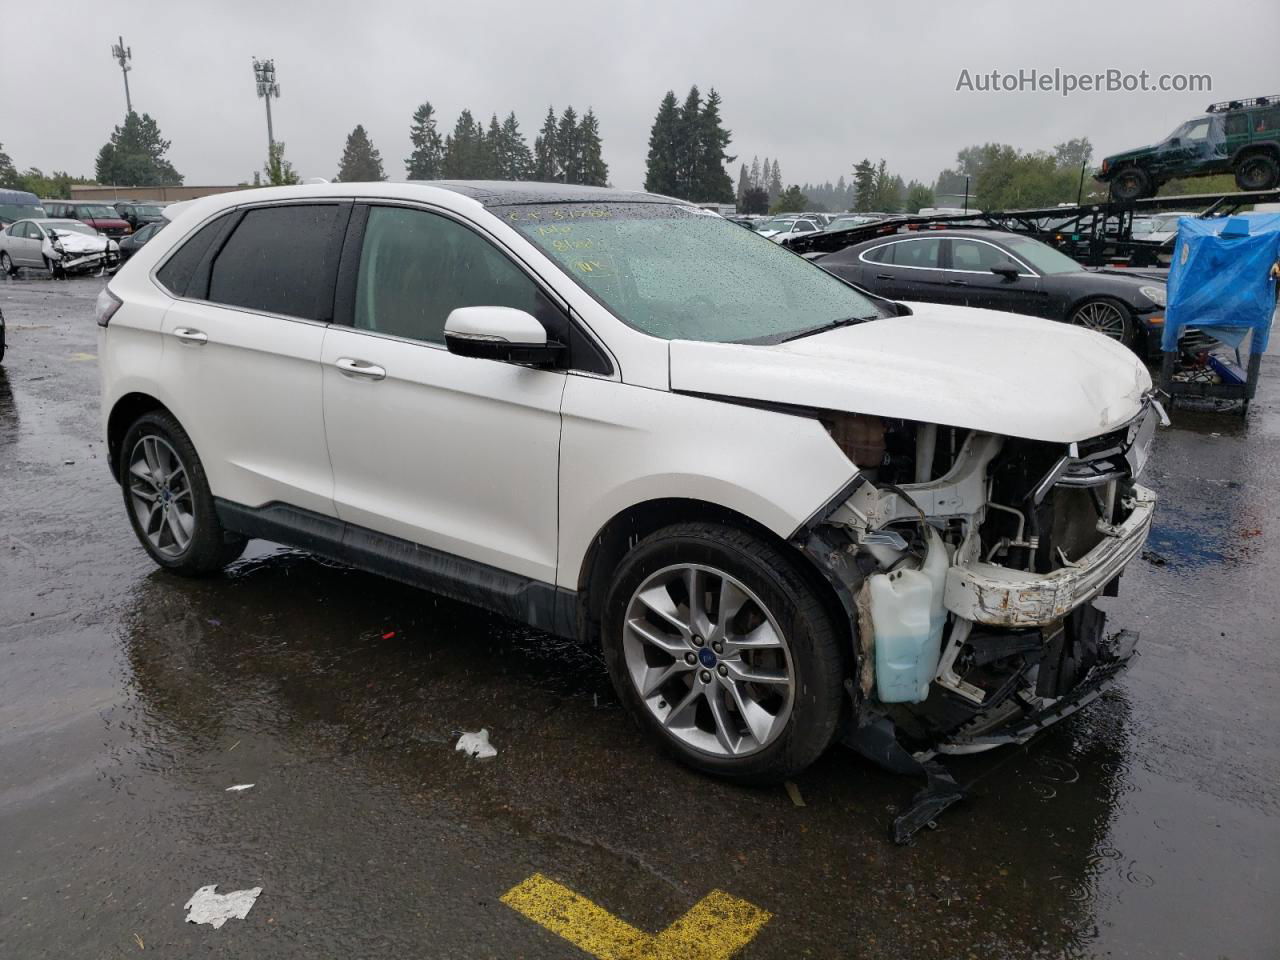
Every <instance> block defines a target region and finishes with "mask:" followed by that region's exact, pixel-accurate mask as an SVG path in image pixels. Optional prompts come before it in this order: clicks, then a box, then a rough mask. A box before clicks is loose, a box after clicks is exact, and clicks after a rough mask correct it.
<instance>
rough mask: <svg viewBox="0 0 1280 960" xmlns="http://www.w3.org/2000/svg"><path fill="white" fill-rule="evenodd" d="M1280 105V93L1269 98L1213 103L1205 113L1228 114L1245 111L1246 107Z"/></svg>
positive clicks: (1249, 98)
mask: <svg viewBox="0 0 1280 960" xmlns="http://www.w3.org/2000/svg"><path fill="white" fill-rule="evenodd" d="M1278 105H1280V93H1274V94H1272V95H1271V96H1269V97H1248V98H1246V99H1244V100H1223V101H1222V102H1221V103H1211V104H1209V107H1208V109H1207V110H1205V113H1226V112H1227V111H1228V110H1243V109H1244V108H1245V107H1271V106H1278Z"/></svg>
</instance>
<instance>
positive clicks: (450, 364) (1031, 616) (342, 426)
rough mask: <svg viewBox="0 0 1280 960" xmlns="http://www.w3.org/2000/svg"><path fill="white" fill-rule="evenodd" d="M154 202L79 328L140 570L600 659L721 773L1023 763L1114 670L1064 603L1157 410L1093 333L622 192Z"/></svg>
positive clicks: (650, 714) (1113, 516)
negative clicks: (395, 590) (256, 574)
mask: <svg viewBox="0 0 1280 960" xmlns="http://www.w3.org/2000/svg"><path fill="white" fill-rule="evenodd" d="M168 213H169V215H170V216H171V217H172V219H173V222H172V224H171V225H170V226H169V227H168V228H167V229H165V230H164V231H163V232H161V233H160V234H158V235H157V236H156V237H155V238H154V239H153V240H152V241H151V242H150V243H149V244H147V245H146V246H145V247H143V248H142V249H141V250H140V251H139V252H138V253H137V254H135V256H134V257H133V259H132V260H131V261H130V262H129V263H128V264H126V265H125V267H124V268H123V269H122V270H121V271H120V273H119V274H118V275H117V276H116V277H115V278H114V279H113V280H112V281H111V282H110V285H109V287H108V289H106V290H105V291H104V292H103V294H102V296H101V297H100V299H99V303H98V307H97V309H98V322H99V324H100V325H101V331H100V333H101V336H100V358H101V368H102V375H103V394H102V403H103V418H104V425H105V430H106V437H107V442H108V449H109V452H110V464H111V468H112V470H113V472H114V474H115V477H116V478H117V480H118V481H119V483H120V484H121V486H122V488H123V492H124V502H125V506H126V508H127V509H128V512H129V517H130V519H131V521H132V523H133V526H134V529H135V531H136V533H137V535H138V539H139V540H140V542H141V543H142V546H143V547H144V548H145V549H146V550H147V552H148V553H150V554H151V556H152V557H153V558H154V559H155V561H156V562H157V563H159V564H160V565H161V566H163V567H166V568H168V569H170V570H173V571H175V572H177V573H183V574H207V573H211V572H213V571H217V570H218V569H220V568H221V567H222V566H223V565H225V564H226V563H228V562H229V561H231V560H232V559H234V558H235V557H236V556H237V555H238V554H239V553H240V552H241V550H242V548H243V547H244V544H245V541H246V539H247V538H249V537H263V538H266V539H269V540H273V541H277V542H280V543H284V544H290V545H293V546H296V547H300V548H304V549H306V550H310V551H314V552H316V553H318V554H323V555H325V556H327V557H331V558H336V559H338V560H341V561H344V562H346V563H350V564H352V565H354V566H357V567H361V568H364V569H367V570H370V571H375V572H378V573H382V574H385V575H387V576H390V577H394V578H396V579H398V580H402V581H406V582H409V583H413V584H419V585H421V586H423V587H426V588H428V589H430V590H433V591H435V592H437V593H440V594H444V595H446V596H450V597H454V598H456V599H459V600H463V601H467V602H470V603H473V604H476V605H478V606H481V607H486V608H488V609H491V610H496V611H499V612H501V613H503V614H506V615H507V616H510V617H512V618H515V619H517V620H522V621H525V622H527V623H529V624H532V625H534V626H536V627H539V628H541V629H543V630H547V631H552V632H555V633H558V634H563V635H566V636H574V637H578V638H581V639H582V640H583V641H584V642H589V643H599V644H602V646H603V650H604V653H605V656H606V659H607V663H608V667H609V671H610V673H611V675H612V679H613V682H614V684H615V685H616V687H617V690H618V694H619V696H620V697H621V698H622V700H623V701H624V702H625V704H626V705H627V707H628V708H629V709H630V710H631V711H632V712H633V713H634V714H635V716H636V717H637V718H638V719H639V721H640V722H641V724H642V725H644V726H645V727H647V728H648V729H650V730H651V731H652V732H653V733H654V734H655V735H656V736H657V738H658V739H659V740H661V741H663V742H665V743H666V744H667V746H668V747H670V748H671V749H672V750H673V751H674V752H675V753H676V754H677V755H678V756H679V757H680V758H682V759H683V760H685V761H686V762H688V763H690V764H692V765H694V766H696V767H698V768H700V769H703V770H706V771H711V772H715V773H719V774H724V775H727V776H731V777H735V778H739V779H756V780H758V779H767V778H777V777H785V776H789V775H791V774H793V773H795V772H796V771H798V770H799V769H801V768H803V767H805V766H806V765H808V764H810V763H812V762H813V761H814V760H815V759H816V758H817V757H818V756H819V755H820V754H821V753H822V752H823V751H824V750H825V749H826V748H827V746H828V745H829V744H830V743H831V742H832V740H833V739H834V738H835V737H836V736H837V734H838V733H840V734H844V735H845V736H846V737H847V738H848V739H849V740H850V741H851V742H852V743H854V744H855V745H857V746H860V747H862V748H863V749H864V750H867V751H868V752H872V753H877V754H878V755H880V756H881V759H885V756H887V755H888V754H896V755H898V757H899V759H900V758H901V757H903V756H910V757H911V758H912V759H913V760H914V761H919V760H920V759H921V758H926V757H928V756H931V755H932V754H934V753H937V752H961V751H963V752H972V751H976V750H981V749H985V748H988V747H991V746H995V745H997V744H1000V743H1007V742H1012V741H1022V740H1025V739H1026V738H1028V737H1029V736H1031V734H1032V733H1034V732H1035V731H1037V730H1039V729H1041V728H1042V727H1043V726H1045V725H1046V724H1048V723H1050V722H1053V721H1054V720H1057V719H1059V718H1060V717H1062V716H1064V715H1066V714H1067V713H1070V712H1071V711H1072V710H1074V709H1076V708H1077V707H1078V706H1080V705H1081V704H1083V703H1085V702H1087V701H1088V700H1089V699H1092V698H1093V697H1094V696H1096V695H1097V693H1098V692H1099V690H1101V689H1102V687H1103V686H1104V685H1105V684H1106V683H1107V682H1108V680H1109V679H1110V677H1111V676H1113V675H1114V674H1115V673H1116V672H1118V670H1119V669H1120V668H1121V667H1122V666H1123V665H1124V664H1125V663H1126V662H1127V660H1128V658H1129V655H1130V653H1131V652H1132V642H1133V640H1134V639H1135V637H1134V636H1133V635H1132V634H1129V633H1128V632H1121V633H1120V634H1119V635H1118V636H1117V637H1108V636H1107V632H1106V631H1105V630H1104V628H1103V619H1104V615H1103V614H1102V613H1101V612H1100V611H1099V610H1098V609H1097V607H1095V605H1094V603H1093V601H1094V599H1095V598H1096V597H1098V596H1099V595H1101V594H1109V593H1113V592H1114V587H1115V584H1116V581H1117V579H1118V577H1119V574H1120V572H1121V570H1122V568H1123V567H1124V566H1125V564H1127V563H1128V562H1129V561H1130V560H1131V559H1132V558H1133V557H1134V556H1135V555H1136V554H1137V553H1138V551H1139V550H1140V548H1141V546H1142V544H1143V541H1144V539H1145V537H1146V534H1147V530H1148V527H1149V525H1150V522H1151V514H1152V509H1153V505H1154V497H1153V496H1152V494H1151V493H1150V492H1149V491H1147V490H1145V489H1143V488H1142V487H1140V486H1137V485H1136V484H1135V482H1134V480H1135V477H1136V475H1137V473H1138V471H1139V470H1140V469H1141V467H1142V464H1143V461H1144V459H1145V457H1146V453H1147V448H1148V445H1149V443H1150V440H1151V436H1152V433H1153V430H1154V426H1155V418H1156V415H1157V409H1158V408H1156V407H1155V406H1154V405H1153V403H1152V401H1151V399H1150V397H1149V392H1150V386H1151V383H1150V379H1149V377H1148V375H1147V372H1146V370H1145V369H1144V368H1143V367H1142V365H1141V364H1139V363H1138V361H1137V360H1136V359H1135V358H1134V357H1133V355H1132V354H1131V353H1130V352H1129V351H1127V350H1125V349H1124V348H1123V347H1122V346H1120V345H1119V344H1117V343H1113V342H1111V341H1109V340H1108V339H1106V338H1105V337H1102V336H1099V335H1097V334H1094V333H1091V332H1089V331H1086V330H1083V329H1078V328H1071V327H1066V326H1063V325H1061V324H1056V323H1052V322H1050V321H1045V320H1036V319H1032V318H1028V317H1020V316H1012V315H1010V314H1006V313H994V312H988V311H982V310H972V309H965V308H961V307H951V306H939V305H934V304H913V305H911V306H907V305H905V304H900V303H893V302H891V301H886V300H882V299H878V298H876V297H873V296H871V295H869V294H867V293H865V292H863V291H861V290H859V289H858V288H856V287H854V286H851V285H850V284H847V283H845V282H844V281H842V280H839V279H837V278H836V277H833V276H832V275H830V274H828V273H826V272H824V271H823V270H821V269H820V268H818V267H816V266H814V265H812V264H810V263H808V262H806V261H805V260H804V259H802V258H801V257H798V256H796V255H795V254H793V253H791V252H789V251H788V250H786V249H784V248H782V247H780V246H778V245H777V244H775V243H770V242H769V241H767V240H766V239H764V238H762V237H760V236H757V235H755V234H753V233H751V232H750V231H747V230H743V229H741V228H739V227H737V226H735V225H734V224H731V223H728V222H726V221H725V220H723V219H721V218H720V217H718V216H714V215H708V214H705V213H704V212H702V211H700V210H698V209H697V208H696V207H693V206H690V205H688V204H684V203H681V202H679V201H675V200H671V199H669V198H665V197H658V196H653V195H649V194H643V193H626V192H621V191H613V190H604V189H593V188H586V187H572V186H562V185H554V184H552V185H543V184H529V183H480V182H457V183H436V184H417V183H404V184H391V183H375V184H346V183H344V184H320V185H307V186H294V187H281V188H273V189H266V190H253V191H246V192H242V193H231V194H223V195H220V196H214V197H207V198H205V199H202V200H196V201H191V202H189V203H185V204H180V205H177V206H175V207H171V208H169V211H168ZM902 748H905V751H904V750H903V749H902ZM886 752H887V753H886ZM890 759H892V757H890Z"/></svg>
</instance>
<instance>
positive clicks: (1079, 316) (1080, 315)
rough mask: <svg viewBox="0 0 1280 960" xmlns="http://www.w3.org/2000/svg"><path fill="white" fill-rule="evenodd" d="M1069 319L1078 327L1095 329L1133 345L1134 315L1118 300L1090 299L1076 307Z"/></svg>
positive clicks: (1128, 345)
mask: <svg viewBox="0 0 1280 960" xmlns="http://www.w3.org/2000/svg"><path fill="white" fill-rule="evenodd" d="M1068 319H1069V321H1070V322H1071V323H1072V324H1074V325H1075V326H1077V327H1084V328H1085V329H1087V330H1093V331H1094V332H1096V333H1100V334H1102V335H1103V336H1104V337H1110V338H1111V339H1112V340H1116V341H1118V342H1120V343H1123V344H1124V345H1125V346H1126V347H1132V346H1133V342H1134V324H1133V315H1132V314H1130V312H1129V309H1128V307H1126V306H1124V304H1122V303H1120V302H1118V301H1116V300H1089V301H1087V302H1085V303H1082V304H1080V306H1078V307H1076V309H1075V310H1074V311H1073V312H1072V314H1071V316H1070V317H1069V318H1068Z"/></svg>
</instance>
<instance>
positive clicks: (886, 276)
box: [876, 273, 893, 280]
mask: <svg viewBox="0 0 1280 960" xmlns="http://www.w3.org/2000/svg"><path fill="white" fill-rule="evenodd" d="M876 279H877V280H892V279H893V276H892V275H891V274H888V273H877V274H876Z"/></svg>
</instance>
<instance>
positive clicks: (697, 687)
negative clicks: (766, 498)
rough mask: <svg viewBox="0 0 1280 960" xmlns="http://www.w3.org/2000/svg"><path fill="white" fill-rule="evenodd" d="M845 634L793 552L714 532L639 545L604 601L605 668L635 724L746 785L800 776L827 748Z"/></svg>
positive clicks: (690, 528) (690, 530)
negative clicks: (799, 569) (798, 566)
mask: <svg viewBox="0 0 1280 960" xmlns="http://www.w3.org/2000/svg"><path fill="white" fill-rule="evenodd" d="M840 636H841V634H840V632H839V631H837V630H836V629H835V627H834V625H833V623H832V621H831V617H830V615H829V614H828V613H827V610H826V607H825V606H824V605H823V603H822V601H821V600H820V599H819V597H818V596H817V594H816V593H815V592H814V590H813V588H812V587H811V586H810V585H809V584H807V583H806V582H805V581H804V579H803V578H802V577H801V576H800V575H799V573H798V572H797V570H796V568H795V566H794V561H793V560H792V558H790V557H788V556H786V555H784V554H783V553H782V551H781V550H780V549H778V548H777V547H775V546H774V545H772V544H769V543H766V542H764V541H763V540H761V539H760V538H758V537H755V536H752V535H751V534H748V533H746V532H744V531H741V530H736V529H734V528H732V527H726V526H722V525H719V524H703V523H689V524H679V525H675V526H670V527H667V528H665V529H663V530H660V531H658V532H657V533H654V534H653V535H651V536H649V537H647V538H645V539H644V540H642V541H641V542H640V543H639V544H637V545H636V547H635V548H634V549H633V550H632V551H631V552H630V553H629V554H628V555H627V556H626V557H625V558H624V559H623V561H622V563H621V564H619V566H618V570H617V572H616V574H615V577H614V580H613V583H612V584H611V586H610V589H609V595H608V597H607V598H606V601H605V607H604V622H603V642H604V654H605V661H606V663H607V664H608V668H609V674H610V678H611V679H612V681H613V685H614V688H615V689H616V690H617V691H618V695H619V697H621V699H622V701H623V703H624V704H626V706H627V708H628V709H629V710H630V712H631V713H632V714H633V716H635V717H636V719H637V720H638V721H639V722H640V724H641V725H642V726H644V727H645V728H646V729H648V730H649V731H651V732H652V733H653V734H654V735H655V736H656V737H657V738H658V740H659V741H660V742H662V743H663V744H664V745H665V746H666V747H667V749H669V750H670V751H671V752H673V753H674V754H675V755H676V756H677V757H678V758H679V759H680V760H682V761H684V762H685V763H687V764H689V765H690V766H692V767H695V768H697V769H699V770H702V771H704V772H707V773H713V774H717V775H720V776H724V777H728V778H731V779H735V780H740V781H751V782H768V781H776V780H781V779H785V778H786V777H789V776H793V775H795V774H796V773H798V772H799V771H801V770H803V769H804V768H805V767H807V766H808V765H809V764H811V763H813V761H815V760H816V759H817V758H818V757H819V756H821V754H822V753H823V751H825V750H826V749H827V747H828V746H829V745H830V743H831V740H832V738H833V736H834V735H835V731H836V727H837V723H838V721H839V717H840V710H841V705H842V703H841V697H842V691H843V678H844V658H843V657H842V656H841V652H840V651H841V641H840V639H839V638H840Z"/></svg>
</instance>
